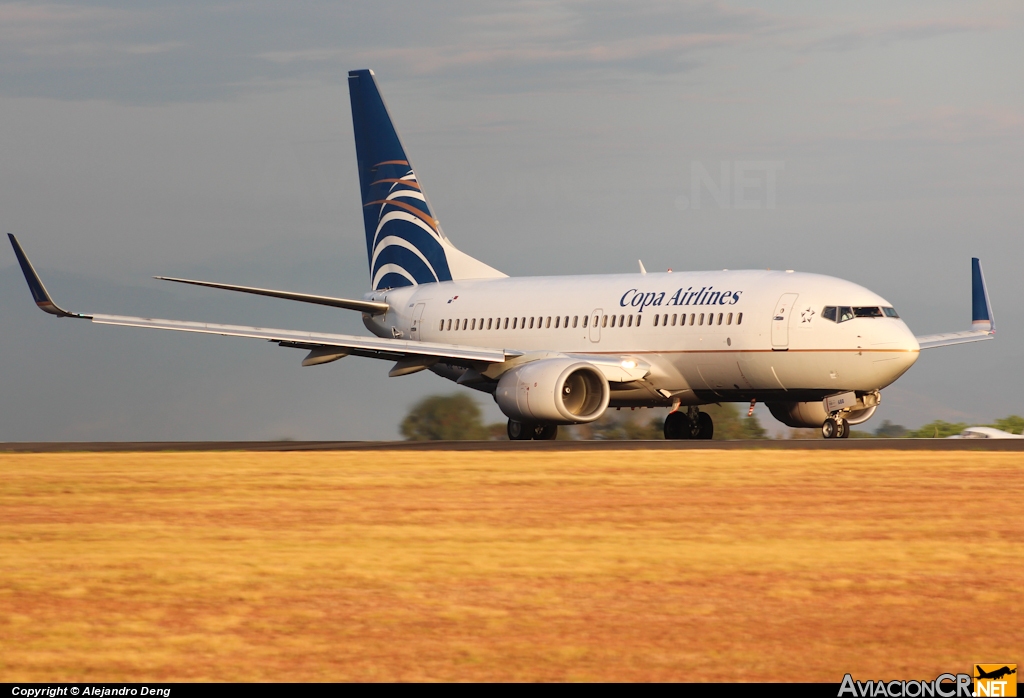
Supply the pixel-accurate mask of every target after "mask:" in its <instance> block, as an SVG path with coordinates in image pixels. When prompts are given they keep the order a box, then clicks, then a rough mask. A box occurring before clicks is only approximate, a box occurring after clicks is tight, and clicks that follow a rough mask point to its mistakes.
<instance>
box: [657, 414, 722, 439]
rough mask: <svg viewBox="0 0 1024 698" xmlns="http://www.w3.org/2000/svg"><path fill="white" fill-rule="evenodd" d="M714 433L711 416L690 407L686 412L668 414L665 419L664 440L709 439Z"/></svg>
mask: <svg viewBox="0 0 1024 698" xmlns="http://www.w3.org/2000/svg"><path fill="white" fill-rule="evenodd" d="M714 433H715V424H714V422H712V421H711V415H709V414H708V413H707V412H701V411H700V410H698V409H697V408H696V407H690V408H689V409H688V410H687V411H686V412H678V411H677V412H670V413H669V415H668V417H666V418H665V438H666V439H710V438H711V436H712V435H713V434H714Z"/></svg>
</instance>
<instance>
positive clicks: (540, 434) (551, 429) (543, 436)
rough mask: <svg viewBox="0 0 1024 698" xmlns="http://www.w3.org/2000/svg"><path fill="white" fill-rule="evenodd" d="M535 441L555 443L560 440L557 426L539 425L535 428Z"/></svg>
mask: <svg viewBox="0 0 1024 698" xmlns="http://www.w3.org/2000/svg"><path fill="white" fill-rule="evenodd" d="M533 438H534V440H535V441H554V440H555V439H556V438H558V425H557V424H538V425H537V426H535V427H534V428H533Z"/></svg>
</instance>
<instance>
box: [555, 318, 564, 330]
mask: <svg viewBox="0 0 1024 698" xmlns="http://www.w3.org/2000/svg"><path fill="white" fill-rule="evenodd" d="M561 319H562V318H560V317H556V318H555V329H556V330H557V329H558V321H559V320H561Z"/></svg>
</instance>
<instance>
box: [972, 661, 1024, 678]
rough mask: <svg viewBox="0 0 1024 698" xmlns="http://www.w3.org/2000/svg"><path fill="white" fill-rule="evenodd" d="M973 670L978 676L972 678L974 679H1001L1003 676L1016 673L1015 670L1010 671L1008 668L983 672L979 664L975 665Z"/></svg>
mask: <svg viewBox="0 0 1024 698" xmlns="http://www.w3.org/2000/svg"><path fill="white" fill-rule="evenodd" d="M974 669H975V671H976V672H977V673H978V675H977V676H975V677H974V678H976V679H1001V678H1003V677H1004V676H1009V675H1010V674H1016V673H1017V669H1016V668H1013V669H1011V668H1010V667H1009V666H1004V667H1002V668H1001V669H994V670H993V671H985V670H984V669H982V668H981V665H980V664H976V665H975V666H974Z"/></svg>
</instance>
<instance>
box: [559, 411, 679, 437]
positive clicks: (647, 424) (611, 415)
mask: <svg viewBox="0 0 1024 698" xmlns="http://www.w3.org/2000/svg"><path fill="white" fill-rule="evenodd" d="M664 426H665V419H664V417H661V418H659V417H655V418H653V419H652V418H651V416H650V412H649V411H648V410H642V409H641V410H626V409H622V410H616V409H610V410H605V413H604V414H602V415H601V416H600V417H598V418H597V419H596V420H595V421H593V422H590V423H589V424H579V425H576V426H572V427H559V428H558V437H559V438H575V439H580V440H584V441H587V440H590V439H596V440H599V441H633V440H639V439H663V438H665V433H664ZM563 433H564V436H563Z"/></svg>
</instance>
